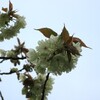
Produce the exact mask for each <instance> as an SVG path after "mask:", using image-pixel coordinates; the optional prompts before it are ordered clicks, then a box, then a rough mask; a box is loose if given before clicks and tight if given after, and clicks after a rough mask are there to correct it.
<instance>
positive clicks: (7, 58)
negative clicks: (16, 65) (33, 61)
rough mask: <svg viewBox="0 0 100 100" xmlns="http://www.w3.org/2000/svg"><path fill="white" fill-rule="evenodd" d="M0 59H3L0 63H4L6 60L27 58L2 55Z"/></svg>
mask: <svg viewBox="0 0 100 100" xmlns="http://www.w3.org/2000/svg"><path fill="white" fill-rule="evenodd" d="M0 59H2V60H1V61H0V63H2V62H3V61H4V60H10V59H13V60H23V59H26V57H0Z"/></svg>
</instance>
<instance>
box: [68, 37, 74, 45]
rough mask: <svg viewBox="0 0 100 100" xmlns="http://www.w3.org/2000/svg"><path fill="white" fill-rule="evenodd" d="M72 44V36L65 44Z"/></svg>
mask: <svg viewBox="0 0 100 100" xmlns="http://www.w3.org/2000/svg"><path fill="white" fill-rule="evenodd" d="M72 42H73V35H72V36H70V37H69V39H68V40H67V44H68V45H71V44H72Z"/></svg>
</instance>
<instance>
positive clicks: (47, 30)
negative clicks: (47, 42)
mask: <svg viewBox="0 0 100 100" xmlns="http://www.w3.org/2000/svg"><path fill="white" fill-rule="evenodd" d="M35 30H38V31H40V32H41V33H42V34H43V35H44V36H45V37H47V38H50V36H51V35H54V36H57V33H56V32H55V31H53V30H52V29H50V28H40V29H35Z"/></svg>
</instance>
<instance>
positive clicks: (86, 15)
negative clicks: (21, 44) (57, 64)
mask: <svg viewBox="0 0 100 100" xmlns="http://www.w3.org/2000/svg"><path fill="white" fill-rule="evenodd" d="M11 2H12V3H13V5H14V9H15V10H17V11H18V13H19V14H20V15H23V16H25V17H26V22H27V26H26V29H24V30H21V32H20V34H19V35H18V37H19V38H20V39H21V41H26V47H28V48H35V47H36V45H37V41H38V40H41V39H45V37H44V36H43V35H42V34H41V33H39V32H37V31H35V30H34V28H41V27H49V28H52V29H53V30H55V31H56V32H58V33H60V32H61V30H62V28H63V26H64V24H65V25H66V28H67V29H68V30H69V32H70V34H71V35H72V34H73V33H75V34H74V35H75V36H77V37H79V38H81V39H82V40H83V41H84V42H85V43H86V44H87V45H88V46H90V47H91V48H92V50H90V49H86V48H83V51H82V56H81V57H80V58H79V61H78V64H77V66H76V68H75V69H74V70H72V71H71V72H70V73H67V74H66V73H64V74H63V75H61V76H57V77H55V76H54V78H55V84H54V86H53V90H52V93H51V94H50V95H49V96H48V100H100V61H99V60H100V53H99V52H100V44H99V43H100V11H99V10H100V1H99V0H11ZM8 3H9V0H0V9H1V8H2V6H3V7H6V6H8ZM16 43H17V42H16V38H14V39H11V40H10V41H8V40H5V42H1V43H0V49H2V48H3V49H5V50H9V49H11V48H13V46H14V45H15V44H16ZM0 67H1V68H2V69H3V70H5V69H6V71H8V68H9V67H10V68H11V67H13V65H12V64H10V63H9V62H6V63H3V64H0ZM21 88H22V85H21V83H19V82H18V81H17V79H16V76H15V75H11V76H6V77H5V76H2V82H1V83H0V90H1V91H2V93H3V96H4V97H5V100H26V99H25V96H22V95H21ZM15 98H16V99H15Z"/></svg>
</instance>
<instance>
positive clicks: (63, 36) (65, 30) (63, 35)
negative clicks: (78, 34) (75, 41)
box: [61, 25, 69, 42]
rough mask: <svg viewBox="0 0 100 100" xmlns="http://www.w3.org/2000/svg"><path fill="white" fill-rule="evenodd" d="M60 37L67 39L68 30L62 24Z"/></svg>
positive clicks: (65, 40)
mask: <svg viewBox="0 0 100 100" xmlns="http://www.w3.org/2000/svg"><path fill="white" fill-rule="evenodd" d="M61 37H62V39H63V40H64V42H67V40H68V39H69V32H68V31H67V29H66V27H65V25H64V27H63V30H62V32H61Z"/></svg>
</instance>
